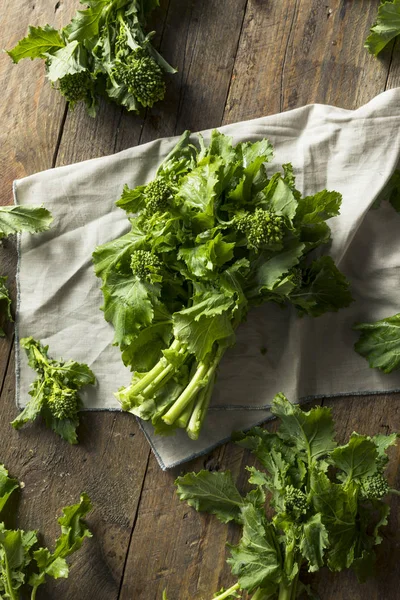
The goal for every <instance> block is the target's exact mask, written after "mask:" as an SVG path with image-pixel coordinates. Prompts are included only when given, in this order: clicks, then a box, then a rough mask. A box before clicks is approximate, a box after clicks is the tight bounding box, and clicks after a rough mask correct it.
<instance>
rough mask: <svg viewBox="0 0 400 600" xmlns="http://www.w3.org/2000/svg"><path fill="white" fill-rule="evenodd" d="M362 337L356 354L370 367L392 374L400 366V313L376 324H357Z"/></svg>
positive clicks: (356, 347) (356, 346) (357, 343)
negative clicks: (364, 359) (365, 360)
mask: <svg viewBox="0 0 400 600" xmlns="http://www.w3.org/2000/svg"><path fill="white" fill-rule="evenodd" d="M354 329H355V330H356V331H360V332H361V334H360V337H359V339H358V341H357V342H356V343H355V345H354V348H355V350H356V352H358V353H359V354H361V356H363V357H364V358H366V359H367V360H368V363H369V366H370V367H372V368H376V369H380V370H381V371H383V372H384V373H391V372H392V371H394V370H396V369H398V368H399V366H400V313H398V314H397V315H394V316H393V317H387V318H386V319H381V320H380V321H375V323H356V324H355V325H354Z"/></svg>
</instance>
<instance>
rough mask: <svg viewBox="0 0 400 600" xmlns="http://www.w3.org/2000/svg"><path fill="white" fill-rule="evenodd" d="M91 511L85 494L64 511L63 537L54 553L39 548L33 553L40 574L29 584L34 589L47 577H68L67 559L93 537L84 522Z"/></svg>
mask: <svg viewBox="0 0 400 600" xmlns="http://www.w3.org/2000/svg"><path fill="white" fill-rule="evenodd" d="M91 509H92V504H91V502H90V499H89V496H88V495H87V494H84V493H83V494H81V497H80V501H79V502H78V503H77V504H73V505H71V506H66V507H65V508H64V509H63V515H62V517H60V518H59V519H58V523H59V524H60V525H61V535H60V537H59V538H58V539H57V541H56V547H55V550H54V552H50V551H49V550H48V549H47V548H39V549H38V550H36V551H35V552H34V553H33V558H34V560H35V562H36V566H37V569H38V572H37V573H34V574H33V575H32V576H31V578H30V580H29V584H30V585H31V586H32V587H33V588H34V589H36V588H38V587H39V586H40V585H42V584H43V583H44V582H45V580H46V576H49V577H53V578H54V579H58V578H60V577H68V572H69V569H68V565H67V563H66V560H65V559H66V558H67V557H68V556H70V555H71V554H73V553H74V552H76V551H77V550H79V548H80V547H81V546H82V544H83V542H84V540H85V538H87V537H91V536H92V534H91V532H90V530H89V528H88V526H87V525H86V523H85V522H84V521H83V519H84V517H85V516H86V515H87V514H88V512H90V510H91Z"/></svg>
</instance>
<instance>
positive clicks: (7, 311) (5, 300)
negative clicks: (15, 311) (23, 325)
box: [0, 277, 13, 337]
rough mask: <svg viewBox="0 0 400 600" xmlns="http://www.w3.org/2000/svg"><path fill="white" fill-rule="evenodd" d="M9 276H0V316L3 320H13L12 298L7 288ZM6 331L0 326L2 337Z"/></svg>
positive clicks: (0, 335)
mask: <svg viewBox="0 0 400 600" xmlns="http://www.w3.org/2000/svg"><path fill="white" fill-rule="evenodd" d="M6 281H7V277H0V316H1V318H2V321H4V320H8V321H12V320H13V318H12V314H11V298H10V293H9V291H8V289H7V288H6V285H5V284H6ZM4 336H5V333H4V330H3V328H2V327H0V337H4Z"/></svg>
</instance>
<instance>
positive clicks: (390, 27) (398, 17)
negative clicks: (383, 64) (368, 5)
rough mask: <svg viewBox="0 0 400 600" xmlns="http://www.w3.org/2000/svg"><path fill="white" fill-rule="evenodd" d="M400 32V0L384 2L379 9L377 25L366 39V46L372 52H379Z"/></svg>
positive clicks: (376, 54)
mask: <svg viewBox="0 0 400 600" xmlns="http://www.w3.org/2000/svg"><path fill="white" fill-rule="evenodd" d="M399 34H400V0H393V1H392V2H383V3H382V4H381V5H380V7H379V10H378V17H377V20H376V23H375V25H373V26H372V27H371V33H370V35H369V36H368V37H367V39H366V41H365V47H366V48H367V49H368V52H370V54H373V55H374V56H378V54H379V53H380V52H381V51H382V50H383V49H384V48H385V46H387V44H388V43H389V42H390V41H392V40H393V39H394V38H395V37H397V36H398V35H399Z"/></svg>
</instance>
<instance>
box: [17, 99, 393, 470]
mask: <svg viewBox="0 0 400 600" xmlns="http://www.w3.org/2000/svg"><path fill="white" fill-rule="evenodd" d="M221 131H223V132H224V133H226V134H229V135H231V136H233V138H234V141H235V142H239V141H243V140H252V141H256V140H259V139H261V138H264V137H267V138H269V139H270V140H271V142H272V143H273V145H274V147H275V158H274V161H273V163H272V164H271V165H270V166H269V169H270V171H271V172H273V171H274V170H276V169H279V166H280V165H281V164H282V163H285V162H292V163H293V166H294V169H295V173H296V175H297V183H298V187H299V188H300V189H301V190H302V191H303V192H304V193H305V194H311V193H315V192H316V191H318V190H321V189H323V188H328V189H332V190H337V191H339V192H341V193H342V194H343V205H342V211H341V215H340V216H339V217H337V218H335V219H333V220H331V221H330V224H331V227H332V230H333V244H332V246H331V248H330V253H331V255H332V256H333V257H334V258H335V260H336V262H337V263H338V265H339V266H340V268H341V269H342V270H343V271H344V272H345V273H346V274H347V276H348V277H349V278H350V280H351V283H352V290H353V295H354V297H355V299H356V302H354V303H353V304H352V306H351V307H350V308H348V309H346V310H342V311H341V312H339V313H333V314H327V315H324V316H323V317H320V318H317V319H311V318H308V317H306V318H302V319H299V318H298V317H297V316H296V314H295V311H292V310H281V309H280V308H278V307H276V306H267V305H265V306H262V307H259V308H257V309H254V310H253V311H252V312H251V313H250V314H249V317H248V320H247V322H246V323H244V324H243V325H241V326H240V327H239V329H238V332H237V344H236V346H235V347H234V348H232V349H230V350H229V351H227V352H226V354H225V356H224V359H223V362H222V364H221V368H220V372H219V376H218V381H217V385H216V388H215V392H214V396H213V399H212V405H211V407H210V412H209V416H208V419H207V421H206V423H205V426H204V428H203V432H202V434H201V436H200V439H199V440H198V441H197V442H193V441H191V440H189V439H188V438H187V437H186V434H185V433H184V432H181V431H178V433H177V435H176V436H175V437H167V438H162V437H156V436H154V434H153V432H152V427H151V425H149V424H148V423H141V424H142V427H143V430H144V432H145V434H146V436H147V437H148V439H149V441H150V443H151V445H152V448H153V451H154V452H155V454H156V456H157V458H158V461H159V463H160V466H161V467H162V468H170V467H172V466H174V465H177V464H179V463H182V462H184V461H187V460H189V459H191V458H193V457H194V456H196V455H198V454H200V453H203V452H205V451H207V450H209V449H211V448H212V447H214V446H216V445H218V444H220V443H221V442H223V441H225V440H227V439H228V438H229V436H230V434H231V432H232V430H238V429H243V428H249V427H250V426H252V425H255V424H256V423H260V422H262V421H265V420H266V419H268V418H270V417H271V413H270V412H269V406H270V403H271V400H272V398H273V396H274V395H275V394H276V393H277V392H279V391H282V392H284V393H285V394H286V395H287V396H288V397H289V398H290V399H291V400H295V401H300V400H304V399H306V398H307V399H308V398H317V397H318V398H321V397H326V396H340V395H347V394H351V395H353V394H358V393H360V394H361V393H366V392H371V393H378V392H388V391H395V390H396V391H397V390H400V373H397V374H396V373H394V374H392V375H383V374H381V373H380V372H378V371H376V370H372V369H369V367H368V365H367V363H366V361H365V360H364V359H362V358H361V357H359V356H358V355H357V354H356V353H355V352H354V351H353V344H354V341H355V339H356V337H357V336H356V334H355V333H354V332H353V331H352V324H353V323H354V322H355V321H359V320H375V319H378V318H382V317H385V316H388V315H392V314H395V313H396V312H400V294H399V272H400V271H399V268H400V249H399V244H398V239H399V234H400V215H397V214H396V213H395V212H394V211H393V209H392V208H391V207H390V206H383V207H382V208H380V209H379V210H373V211H370V210H369V209H370V207H371V204H372V203H373V201H374V199H375V198H376V196H377V194H378V193H379V191H380V190H381V189H382V187H383V186H384V185H385V183H386V181H387V180H388V179H389V177H390V175H391V174H392V172H393V170H394V169H395V167H396V165H397V164H398V162H399V160H400V89H395V90H391V91H388V92H385V93H383V94H381V95H380V96H378V97H376V98H375V99H374V100H372V101H371V102H369V103H368V104H367V105H365V106H363V107H361V108H359V109H358V110H355V111H349V110H343V109H340V108H335V107H331V106H322V105H310V106H305V107H304V108H300V109H296V110H293V111H290V112H286V113H282V114H278V115H273V116H269V117H264V118H261V119H256V120H253V121H247V122H243V123H236V124H233V125H228V126H225V127H222V128H221ZM207 136H208V132H206V133H205V137H206V138H207ZM175 141H176V138H167V139H162V140H157V141H155V142H151V143H149V144H145V145H143V146H139V147H135V148H130V149H129V150H125V151H124V152H120V153H119V154H116V155H114V156H106V157H104V158H98V159H94V160H89V161H86V162H82V163H78V164H75V165H70V166H66V167H60V168H57V169H52V170H49V171H45V172H43V173H38V174H36V175H32V176H30V177H26V178H25V179H21V180H19V181H16V182H15V186H14V191H15V201H16V202H17V203H18V204H22V205H30V204H42V203H44V205H45V206H46V207H47V208H48V209H50V210H51V211H52V213H53V215H54V225H53V227H52V229H51V230H50V231H48V232H45V233H43V234H39V235H32V236H31V235H28V234H24V235H22V237H21V239H20V241H19V268H18V276H17V279H18V290H19V293H18V307H17V338H21V337H24V336H28V335H32V336H34V337H36V338H39V339H40V340H42V341H43V342H44V343H46V344H49V345H50V349H51V354H52V355H53V356H55V357H59V356H63V357H65V358H73V359H75V360H78V361H82V362H86V363H88V364H89V366H90V367H91V368H92V369H93V371H94V372H95V374H96V376H97V379H98V385H97V387H96V388H94V389H88V390H87V392H86V393H85V394H84V395H83V396H84V402H85V406H86V408H87V409H109V410H118V409H119V405H118V403H117V401H116V400H115V398H114V396H113V392H114V391H115V390H116V388H117V387H119V386H121V385H125V384H127V383H128V382H129V380H130V373H129V371H128V370H127V369H126V368H125V367H124V366H123V365H122V362H121V360H120V354H119V350H118V348H116V347H114V346H112V339H113V330H112V327H111V326H110V325H108V324H107V323H106V322H105V321H104V318H103V313H102V312H101V311H100V310H99V307H100V306H101V304H102V296H101V292H100V281H99V280H98V279H96V277H95V275H94V272H93V267H92V264H91V253H92V251H93V249H94V247H95V246H96V245H98V244H102V243H104V242H106V241H109V240H112V239H114V238H115V237H117V236H120V235H122V234H123V233H125V232H126V231H127V230H128V228H129V224H128V222H127V219H126V216H125V213H124V212H123V211H122V210H120V209H118V208H117V207H116V206H115V205H114V202H115V201H116V200H117V199H118V198H119V196H120V194H121V191H122V187H123V185H124V184H125V183H128V184H129V185H130V186H131V187H133V186H135V185H138V184H144V183H146V182H147V181H149V180H150V179H151V178H152V177H153V175H154V173H155V170H156V168H157V166H158V164H159V163H160V161H161V160H162V159H163V158H164V157H165V156H166V154H167V153H168V152H169V151H170V150H171V148H172V147H173V146H174V144H175ZM264 347H266V348H267V349H268V351H267V353H266V354H263V353H261V351H260V350H261V349H262V348H264ZM16 353H17V356H16V358H17V360H16V364H17V387H16V390H17V391H16V394H17V397H16V401H17V404H18V406H20V407H22V406H24V405H25V404H26V402H27V400H28V398H29V396H28V389H29V385H30V383H31V381H32V380H33V377H34V374H33V372H32V371H31V370H30V369H29V367H28V366H27V361H26V357H25V353H23V352H20V351H19V349H18V343H17V344H16ZM376 410H379V406H378V405H377V406H376Z"/></svg>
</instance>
